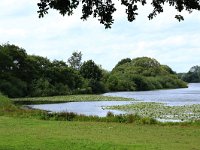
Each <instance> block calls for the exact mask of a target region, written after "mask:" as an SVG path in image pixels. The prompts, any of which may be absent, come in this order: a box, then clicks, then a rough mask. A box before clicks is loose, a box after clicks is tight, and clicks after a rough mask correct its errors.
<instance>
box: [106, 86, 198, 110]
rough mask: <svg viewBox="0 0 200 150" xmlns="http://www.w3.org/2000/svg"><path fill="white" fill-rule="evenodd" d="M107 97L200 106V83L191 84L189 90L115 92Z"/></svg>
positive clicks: (170, 104)
mask: <svg viewBox="0 0 200 150" xmlns="http://www.w3.org/2000/svg"><path fill="white" fill-rule="evenodd" d="M104 95H105V96H119V97H126V98H134V99H136V100H139V101H142V102H159V103H165V104H167V105H169V106H183V105H192V104H200V83H190V84H188V88H182V89H170V90H154V91H139V92H113V93H105V94H104Z"/></svg>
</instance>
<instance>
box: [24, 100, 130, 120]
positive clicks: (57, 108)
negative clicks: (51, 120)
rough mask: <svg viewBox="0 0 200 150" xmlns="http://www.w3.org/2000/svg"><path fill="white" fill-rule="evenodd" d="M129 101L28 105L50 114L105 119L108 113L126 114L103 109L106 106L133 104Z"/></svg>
mask: <svg viewBox="0 0 200 150" xmlns="http://www.w3.org/2000/svg"><path fill="white" fill-rule="evenodd" d="M131 103H132V102H130V101H129V102H128V101H98V102H69V103H59V104H41V105H28V106H29V107H31V108H34V109H41V110H46V111H50V112H74V113H77V114H84V115H97V116H100V117H104V116H106V115H107V113H108V111H110V112H113V113H114V114H124V113H126V112H124V111H119V110H108V109H103V107H106V106H113V105H126V104H131Z"/></svg>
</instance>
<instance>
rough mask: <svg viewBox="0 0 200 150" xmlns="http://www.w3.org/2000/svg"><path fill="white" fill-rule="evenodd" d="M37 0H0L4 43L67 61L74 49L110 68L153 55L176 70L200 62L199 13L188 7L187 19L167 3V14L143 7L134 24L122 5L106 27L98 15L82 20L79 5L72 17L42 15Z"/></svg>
mask: <svg viewBox="0 0 200 150" xmlns="http://www.w3.org/2000/svg"><path fill="white" fill-rule="evenodd" d="M37 2H38V0H20V1H19V0H9V1H8V0H3V1H2V2H1V3H0V10H1V11H0V20H1V23H0V44H3V43H6V42H8V41H9V43H10V44H16V45H18V46H20V47H22V48H24V49H25V50H26V51H27V53H28V54H35V55H41V56H44V57H47V58H50V59H51V60H54V59H57V60H64V61H67V59H68V58H69V57H70V56H71V54H72V52H74V51H81V52H82V53H83V60H89V59H92V60H94V61H95V62H96V63H97V64H100V65H102V67H103V68H104V69H107V70H111V69H112V68H113V67H114V66H115V65H116V64H117V62H118V61H120V60H121V59H123V58H127V57H129V58H136V57H142V56H147V57H152V58H155V59H157V60H158V61H159V62H160V63H161V64H167V65H169V66H170V67H171V68H172V69H173V70H175V71H176V72H187V71H188V70H189V69H190V67H192V66H194V65H200V59H199V58H200V44H199V42H200V15H199V14H198V12H193V13H192V14H188V13H187V12H183V15H184V17H185V21H183V22H180V23H179V22H178V21H177V20H176V19H174V16H175V14H177V12H176V11H175V10H173V9H171V8H169V7H168V6H165V9H164V13H162V14H160V15H159V16H157V17H156V18H155V19H153V20H151V21H149V20H148V18H147V15H148V13H150V12H151V10H152V8H151V7H149V6H145V7H140V8H139V11H138V12H139V16H138V17H137V19H136V21H134V22H132V23H129V22H128V21H127V19H126V15H125V13H124V11H125V10H124V8H123V7H121V6H120V5H118V4H117V8H118V11H117V12H116V13H115V14H114V19H115V22H114V24H113V26H112V28H111V29H107V30H105V29H104V26H103V25H101V24H100V23H99V22H98V21H97V19H93V18H90V19H88V21H82V20H80V17H81V13H80V9H79V10H77V11H75V14H74V15H73V16H71V17H67V16H65V17H63V16H61V15H60V14H58V12H56V11H50V12H49V14H48V15H47V16H45V17H44V18H42V19H39V18H38V14H37V10H38V8H37Z"/></svg>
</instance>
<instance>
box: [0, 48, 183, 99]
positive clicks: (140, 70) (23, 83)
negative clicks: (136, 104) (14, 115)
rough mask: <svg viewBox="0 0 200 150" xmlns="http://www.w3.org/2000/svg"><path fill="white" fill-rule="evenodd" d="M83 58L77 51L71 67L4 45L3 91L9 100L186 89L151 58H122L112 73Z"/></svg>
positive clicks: (1, 57) (0, 87)
mask: <svg viewBox="0 0 200 150" xmlns="http://www.w3.org/2000/svg"><path fill="white" fill-rule="evenodd" d="M81 58H82V54H81V52H74V53H73V54H72V56H71V57H70V58H69V59H68V63H69V66H68V65H67V64H66V63H65V62H64V61H58V60H54V61H50V60H49V59H48V58H44V57H41V56H36V55H28V54H27V53H26V51H25V50H24V49H23V48H19V47H18V46H15V45H11V44H3V45H0V91H1V92H2V93H3V94H5V95H7V96H9V97H38V96H55V95H69V94H92V93H103V92H106V91H134V90H154V89H162V88H180V87H186V84H185V83H184V82H183V81H181V80H180V79H178V78H177V75H176V73H175V72H174V71H173V70H172V69H171V68H170V67H168V66H166V65H161V64H160V63H159V62H158V61H157V60H155V59H151V58H148V57H142V58H135V59H133V60H131V59H130V58H126V59H122V60H121V61H119V63H118V64H117V65H116V66H115V68H114V69H113V70H112V72H108V71H106V70H103V69H102V68H101V67H99V66H98V65H97V64H96V63H95V62H94V61H93V60H88V61H85V62H83V63H82V62H81Z"/></svg>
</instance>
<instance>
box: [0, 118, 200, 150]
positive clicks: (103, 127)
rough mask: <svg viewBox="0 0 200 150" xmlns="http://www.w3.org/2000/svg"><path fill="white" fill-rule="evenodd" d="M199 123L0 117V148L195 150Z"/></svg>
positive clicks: (46, 149) (199, 135) (4, 149)
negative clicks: (179, 123)
mask: <svg viewBox="0 0 200 150" xmlns="http://www.w3.org/2000/svg"><path fill="white" fill-rule="evenodd" d="M199 139H200V126H195V125H192V126H181V125H176V126H175V125H174V126H167V125H165V126H161V125H135V124H120V123H102V122H66V121H43V120H36V119H25V118H13V117H5V116H0V150H58V149H60V150H65V149H66V150H70V149H73V150H74V149H81V150H90V149H93V150H94V149H98V150H104V149H105V150H116V149H122V150H126V149H127V150H128V149H130V150H133V149H134V150H151V149H152V150H199V149H200V144H199Z"/></svg>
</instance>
